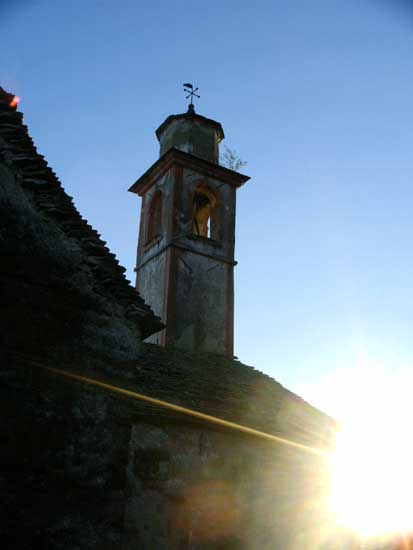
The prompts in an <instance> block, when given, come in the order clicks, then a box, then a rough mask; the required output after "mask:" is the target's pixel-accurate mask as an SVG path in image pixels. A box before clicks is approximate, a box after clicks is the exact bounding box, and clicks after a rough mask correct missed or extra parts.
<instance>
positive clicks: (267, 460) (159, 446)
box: [0, 88, 344, 550]
mask: <svg viewBox="0 0 413 550" xmlns="http://www.w3.org/2000/svg"><path fill="white" fill-rule="evenodd" d="M16 107H17V105H16V101H15V100H14V96H13V95H12V94H9V93H8V92H6V91H5V90H3V89H1V88H0V210H1V215H0V223H1V226H0V249H1V254H2V269H1V272H0V288H1V309H2V316H1V319H2V323H1V330H0V338H1V350H2V352H1V353H2V371H1V379H2V384H1V386H0V390H1V399H0V403H1V411H0V413H1V414H0V424H1V433H2V435H3V444H2V449H3V450H2V453H1V456H0V464H1V471H0V476H1V485H0V486H1V489H0V493H1V502H2V504H3V511H2V521H1V522H0V524H1V526H0V530H1V534H2V545H3V548H19V550H29V549H33V548H37V549H39V550H42V549H43V550H51V549H56V550H92V549H99V550H132V549H133V550H137V549H139V550H212V549H214V550H215V549H216V550H224V549H227V550H229V549H232V550H235V549H237V550H238V549H239V550H256V549H260V550H273V549H274V548H277V549H280V550H317V549H320V550H322V549H325V550H327V549H328V550H331V549H332V548H342V546H337V545H336V546H334V545H333V543H332V541H335V542H334V544H336V541H337V533H336V532H335V531H334V530H333V529H332V525H331V516H330V511H329V507H328V505H327V500H328V484H329V469H328V452H329V451H330V450H331V448H332V445H333V441H334V434H335V430H336V424H335V422H334V421H333V420H332V419H331V418H329V417H328V416H326V415H325V414H323V413H322V412H320V411H318V410H317V409H315V408H314V407H312V406H310V405H309V404H308V403H306V402H305V401H304V400H303V399H301V398H300V397H298V396H297V395H295V394H294V393H292V392H290V391H288V390H287V389H285V388H284V387H283V386H281V385H280V384H279V383H278V382H276V381H275V380H273V379H272V378H270V377H269V376H267V375H265V374H263V373H261V372H259V371H257V370H256V369H254V368H253V367H251V366H247V365H244V364H243V363H241V362H240V361H238V360H237V359H236V358H235V357H234V349H233V339H234V335H233V330H234V329H233V326H234V267H235V265H236V261H235V256H234V244H235V216H236V194H237V192H238V190H239V188H240V187H241V186H242V185H243V184H245V183H246V182H247V181H248V179H249V178H248V177H247V176H245V175H242V174H240V173H238V172H236V171H234V170H231V169H228V168H225V167H223V166H221V165H220V163H219V144H220V142H221V140H223V139H224V132H223V129H222V127H221V124H220V123H219V122H216V121H214V120H212V119H209V118H207V117H204V116H202V115H199V114H197V113H195V111H194V109H193V107H192V106H190V108H189V110H188V112H186V113H183V114H178V115H171V116H169V117H168V118H167V119H166V120H165V121H164V122H163V123H162V124H161V125H160V126H159V128H158V129H157V130H156V137H157V139H158V140H159V144H160V155H159V159H158V160H156V161H155V162H154V164H153V165H152V166H151V167H150V168H149V169H148V170H147V171H146V172H145V173H144V174H143V175H142V176H140V177H138V179H137V180H136V182H135V183H133V185H132V186H131V187H130V189H129V191H131V192H132V193H134V194H136V195H138V196H139V197H141V199H142V208H141V218H140V225H139V241H138V243H137V262H136V268H135V271H136V288H134V287H133V286H132V285H131V284H130V283H129V281H127V280H126V279H125V276H124V272H125V269H124V268H122V267H121V266H120V265H119V263H118V261H117V260H116V257H115V256H114V254H113V253H112V252H111V251H110V250H109V249H108V248H107V246H106V243H105V242H104V241H103V240H102V239H101V236H100V235H99V234H98V233H97V232H96V231H95V230H94V229H93V228H92V227H91V225H90V224H89V223H88V222H87V220H85V219H84V218H82V216H81V214H80V213H79V212H78V211H77V209H76V207H75V206H74V203H73V200H72V198H71V197H70V196H69V195H68V194H67V193H66V191H65V190H64V188H63V186H62V184H61V182H60V181H59V179H58V178H57V176H56V174H55V173H54V172H53V171H52V169H51V168H50V167H49V166H48V164H47V162H46V160H45V159H44V157H43V156H41V155H40V154H39V153H38V152H37V150H36V147H35V145H34V143H33V141H32V139H31V138H30V136H29V133H28V129H27V127H26V126H25V125H24V123H23V115H22V114H21V113H19V112H18V111H17V110H16ZM148 139H149V136H148ZM126 188H127V182H125V191H126ZM131 200H134V197H132V195H131ZM343 548H344V546H343Z"/></svg>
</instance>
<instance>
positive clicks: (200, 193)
mask: <svg viewBox="0 0 413 550" xmlns="http://www.w3.org/2000/svg"><path fill="white" fill-rule="evenodd" d="M192 219H193V226H192V232H193V234H194V235H195V236H197V237H203V238H204V239H213V240H220V235H219V233H220V232H219V213H218V199H217V195H216V193H215V192H213V191H212V190H211V189H209V187H206V186H203V185H199V186H197V187H196V188H195V190H194V195H193V208H192Z"/></svg>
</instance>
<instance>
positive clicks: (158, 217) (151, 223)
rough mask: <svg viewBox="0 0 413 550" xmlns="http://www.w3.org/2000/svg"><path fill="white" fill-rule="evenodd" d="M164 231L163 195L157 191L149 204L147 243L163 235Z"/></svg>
mask: <svg viewBox="0 0 413 550" xmlns="http://www.w3.org/2000/svg"><path fill="white" fill-rule="evenodd" d="M161 229H162V193H161V192H160V191H156V193H155V194H154V196H153V197H152V200H151V202H150V204H149V212H148V225H147V230H146V242H150V241H152V239H154V238H155V237H158V236H159V235H160V234H161Z"/></svg>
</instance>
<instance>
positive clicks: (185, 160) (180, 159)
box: [129, 148, 250, 196]
mask: <svg viewBox="0 0 413 550" xmlns="http://www.w3.org/2000/svg"><path fill="white" fill-rule="evenodd" d="M177 164H178V165H181V166H185V167H186V168H190V169H193V170H196V171H197V172H199V173H201V174H203V175H205V176H210V177H215V178H217V179H219V180H221V181H223V182H225V183H227V184H228V185H231V186H233V187H236V188H238V187H241V186H242V185H243V184H244V183H245V182H247V181H248V180H249V179H250V178H249V176H245V175H244V174H240V173H239V172H236V171H235V170H230V169H229V168H225V167H224V166H220V165H219V164H215V163H213V162H209V161H207V160H205V159H202V158H200V157H197V156H195V155H191V154H190V153H186V152H184V151H181V150H180V149H176V148H172V149H169V150H168V151H167V152H166V153H165V154H164V155H162V156H161V157H160V158H159V159H158V160H157V161H156V162H155V163H154V164H152V166H151V167H150V168H149V169H148V170H147V171H146V172H145V173H144V174H143V175H142V176H141V177H140V178H139V179H138V180H136V181H135V183H134V184H133V185H132V186H131V187H130V188H129V191H130V192H131V193H136V194H138V195H140V196H142V194H144V193H145V192H146V190H147V189H148V188H149V187H151V185H152V183H153V182H154V181H156V180H157V179H158V178H159V177H161V176H162V175H163V174H164V173H165V172H166V171H167V170H168V169H169V168H170V167H171V166H172V165H177Z"/></svg>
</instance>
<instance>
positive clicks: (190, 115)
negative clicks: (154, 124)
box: [155, 109, 225, 141]
mask: <svg viewBox="0 0 413 550" xmlns="http://www.w3.org/2000/svg"><path fill="white" fill-rule="evenodd" d="M181 119H182V120H189V121H191V120H192V121H194V122H198V123H200V124H204V125H206V126H210V127H212V128H214V129H215V131H216V133H217V136H218V141H222V140H223V139H224V137H225V135H224V130H223V129H222V126H221V124H220V123H219V122H217V121H216V120H212V118H207V117H204V116H202V115H198V114H197V113H195V111H191V110H189V109H188V112H187V113H181V114H180V115H169V116H168V117H167V118H166V119H165V120H164V121H163V122H162V124H161V125H160V126H159V128H158V129H157V130H156V132H155V133H156V137H157V138H158V141H160V138H161V136H162V134H163V132H164V131H165V130H166V128H167V127H168V126H169V125H170V124H171V123H172V122H174V121H176V120H181Z"/></svg>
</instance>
